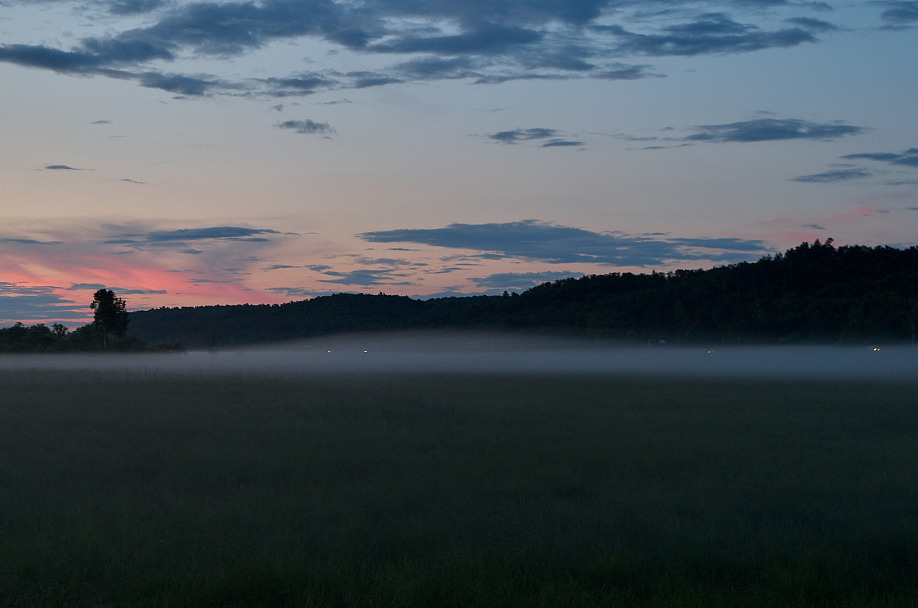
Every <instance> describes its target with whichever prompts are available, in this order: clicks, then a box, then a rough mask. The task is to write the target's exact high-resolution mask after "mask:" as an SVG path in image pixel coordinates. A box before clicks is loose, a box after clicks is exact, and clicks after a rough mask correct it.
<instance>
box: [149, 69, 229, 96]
mask: <svg viewBox="0 0 918 608" xmlns="http://www.w3.org/2000/svg"><path fill="white" fill-rule="evenodd" d="M132 78H135V79H136V80H137V81H138V82H139V83H140V85H141V86H143V87H147V88H148V89H162V90H163V91H168V92H170V93H176V94H178V95H189V96H192V97H196V96H200V95H207V94H208V93H210V92H212V91H219V92H229V91H230V90H231V89H238V88H239V87H238V85H234V84H232V83H228V82H224V81H220V80H217V79H214V78H210V77H208V76H200V75H199V76H186V75H182V74H162V73H160V72H144V73H143V74H137V75H135V76H132Z"/></svg>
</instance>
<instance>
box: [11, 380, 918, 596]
mask: <svg viewBox="0 0 918 608" xmlns="http://www.w3.org/2000/svg"><path fill="white" fill-rule="evenodd" d="M916 394H918V383H891V384H890V383H879V382H872V383H871V382H859V383H853V382H842V381H839V382H829V381H812V382H804V381H778V380H774V381H768V380H742V381H741V380H713V379H663V378H659V377H645V378H623V377H612V376H610V377H599V376H550V375H549V376H541V377H535V376H527V375H463V374H454V375H448V374H439V375H438V374H389V375H374V374H343V373H342V374H331V375H327V376H324V377H320V376H309V375H306V376H303V377H297V378H293V377H261V378H259V377H235V378H234V377H220V376H210V377H205V376H200V377H198V376H167V375H162V376H156V375H155V374H153V375H146V376H144V375H139V376H130V375H127V374H114V375H112V374H103V373H101V372H91V373H87V374H83V375H77V374H76V373H67V372H63V373H59V374H56V375H53V376H52V375H50V374H49V373H45V374H41V373H38V372H34V373H31V372H30V373H25V374H23V373H22V372H19V373H17V374H15V375H13V374H12V373H10V372H4V373H2V374H0V607H12V606H17V607H18V606H28V607H32V606H98V607H101V606H163V607H165V606H169V607H183V606H188V607H191V606H195V607H197V606H265V607H274V606H304V607H305V606H374V607H376V606H433V605H438V606H559V605H564V606H918V599H915V598H918V577H916V576H915V573H916V571H918V458H916V456H918V447H916V446H918V444H916V438H918V407H916V405H918V400H916V398H915V396H914V395H916Z"/></svg>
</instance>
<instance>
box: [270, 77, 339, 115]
mask: <svg viewBox="0 0 918 608" xmlns="http://www.w3.org/2000/svg"><path fill="white" fill-rule="evenodd" d="M262 82H263V83H264V84H266V85H267V88H268V91H269V92H270V94H271V95H272V96H274V97H290V96H299V95H311V94H312V93H315V92H316V91H319V90H324V89H329V88H332V87H334V86H337V85H338V84H339V81H337V80H335V79H333V78H329V77H328V76H326V75H323V74H318V73H304V74H297V75H294V76H288V77H287V78H266V79H263V80H262ZM276 107H277V106H276ZM277 109H278V110H280V109H282V106H281V107H278V108H277Z"/></svg>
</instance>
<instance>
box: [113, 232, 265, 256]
mask: <svg viewBox="0 0 918 608" xmlns="http://www.w3.org/2000/svg"><path fill="white" fill-rule="evenodd" d="M278 234H280V233H279V232H278V231H276V230H269V229H265V228H241V227H238V226H213V227H209V228H182V229H179V230H153V231H149V232H143V233H128V234H119V235H115V236H112V237H110V238H107V239H105V240H104V241H103V242H104V243H105V244H109V245H159V246H161V245H167V246H172V245H175V244H180V243H186V242H188V241H202V240H221V241H243V242H249V243H262V242H266V241H268V240H269V239H268V238H266V237H265V236H264V235H278ZM193 253H200V252H199V251H197V250H194V251H193Z"/></svg>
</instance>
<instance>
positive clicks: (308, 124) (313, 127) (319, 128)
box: [274, 120, 335, 135]
mask: <svg viewBox="0 0 918 608" xmlns="http://www.w3.org/2000/svg"><path fill="white" fill-rule="evenodd" d="M274 126H276V127H277V128H278V129H290V130H292V131H295V132H297V133H301V134H303V135H331V134H333V133H334V132H335V130H334V129H333V128H332V127H331V125H329V124H328V123H327V122H315V121H312V120H285V121H284V122H279V123H277V124H276V125H274Z"/></svg>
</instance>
